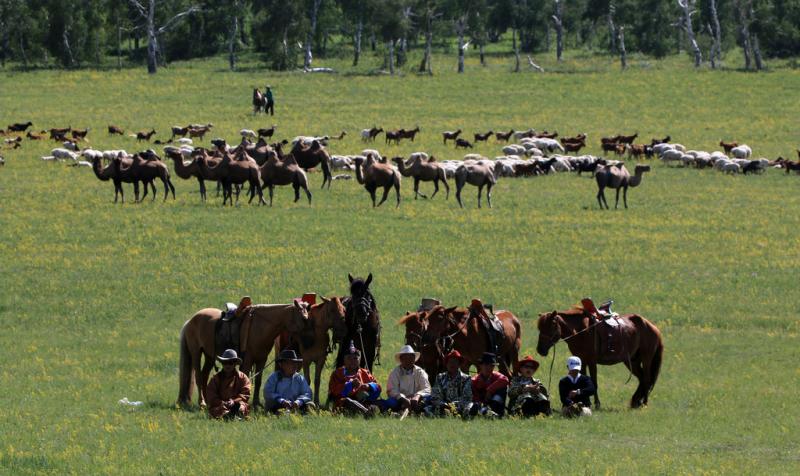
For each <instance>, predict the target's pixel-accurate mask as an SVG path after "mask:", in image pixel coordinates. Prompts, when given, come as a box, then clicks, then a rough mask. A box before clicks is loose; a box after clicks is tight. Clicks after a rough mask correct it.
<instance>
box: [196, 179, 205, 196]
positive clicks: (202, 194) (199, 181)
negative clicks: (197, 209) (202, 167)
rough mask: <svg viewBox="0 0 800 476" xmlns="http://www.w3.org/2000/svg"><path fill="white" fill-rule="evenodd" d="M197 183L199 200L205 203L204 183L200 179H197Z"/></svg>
mask: <svg viewBox="0 0 800 476" xmlns="http://www.w3.org/2000/svg"><path fill="white" fill-rule="evenodd" d="M197 182H198V183H199V184H200V200H201V201H203V202H205V201H206V182H205V180H203V179H201V178H199V177H198V178H197Z"/></svg>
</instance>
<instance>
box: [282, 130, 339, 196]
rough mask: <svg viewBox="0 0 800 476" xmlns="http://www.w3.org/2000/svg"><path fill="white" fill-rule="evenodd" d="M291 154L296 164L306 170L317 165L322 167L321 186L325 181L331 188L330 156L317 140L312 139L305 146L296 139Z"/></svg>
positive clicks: (323, 185) (323, 186)
mask: <svg viewBox="0 0 800 476" xmlns="http://www.w3.org/2000/svg"><path fill="white" fill-rule="evenodd" d="M291 155H292V156H293V157H294V159H295V161H296V162H297V165H299V166H300V168H301V169H303V170H305V171H306V172H308V170H309V169H313V168H314V167H316V166H317V165H319V166H320V168H321V169H322V187H321V188H325V184H326V183H327V184H328V188H329V189H330V188H331V182H333V177H332V175H331V156H330V154H329V153H328V151H327V150H326V149H325V147H323V146H322V144H320V142H319V141H316V140H314V141H312V142H311V145H310V146H308V147H305V146H304V145H303V143H302V141H298V142H296V143H295V144H294V146H293V147H292V151H291Z"/></svg>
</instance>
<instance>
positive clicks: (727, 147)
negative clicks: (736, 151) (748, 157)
mask: <svg viewBox="0 0 800 476" xmlns="http://www.w3.org/2000/svg"><path fill="white" fill-rule="evenodd" d="M719 145H720V146H722V148H723V149H724V150H725V154H728V155H729V154H730V153H731V149H733V148H734V147H737V146H738V145H739V143H738V142H736V141H733V142H723V141H719Z"/></svg>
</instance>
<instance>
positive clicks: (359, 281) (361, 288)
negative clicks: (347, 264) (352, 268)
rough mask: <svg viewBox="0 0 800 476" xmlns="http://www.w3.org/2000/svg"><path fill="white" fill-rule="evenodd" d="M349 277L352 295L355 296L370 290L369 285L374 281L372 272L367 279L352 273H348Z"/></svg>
mask: <svg viewBox="0 0 800 476" xmlns="http://www.w3.org/2000/svg"><path fill="white" fill-rule="evenodd" d="M347 279H349V280H350V295H351V296H353V298H358V297H361V296H363V295H364V294H366V293H368V292H369V285H370V284H371V283H372V273H369V276H367V279H364V278H354V277H353V275H352V274H349V273H348V274H347Z"/></svg>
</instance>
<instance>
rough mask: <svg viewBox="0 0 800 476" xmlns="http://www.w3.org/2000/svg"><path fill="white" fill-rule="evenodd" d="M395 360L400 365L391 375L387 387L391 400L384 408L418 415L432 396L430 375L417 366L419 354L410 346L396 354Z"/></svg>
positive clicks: (386, 402) (404, 347)
mask: <svg viewBox="0 0 800 476" xmlns="http://www.w3.org/2000/svg"><path fill="white" fill-rule="evenodd" d="M394 358H395V360H396V361H397V362H398V364H399V365H398V366H397V367H395V368H394V370H392V372H391V373H390V374H389V382H388V384H387V385H386V393H387V394H388V395H389V398H388V399H387V400H386V401H385V402H384V408H385V409H387V410H392V411H404V410H410V411H413V412H415V413H417V412H419V411H421V410H422V408H423V406H424V404H425V402H426V400H427V399H428V398H429V397H430V394H431V384H430V382H429V381H428V374H427V373H425V371H424V370H422V367H419V366H418V365H416V364H415V362H416V361H417V360H419V352H415V351H414V348H413V347H411V346H410V345H404V346H403V347H401V348H400V351H399V352H397V353H396V354H394Z"/></svg>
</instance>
